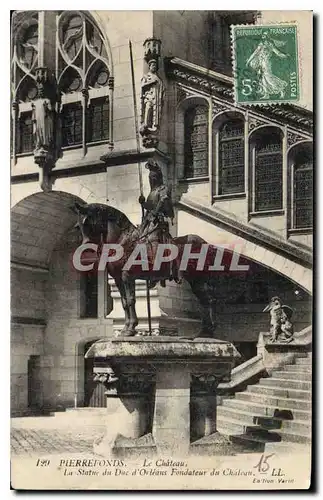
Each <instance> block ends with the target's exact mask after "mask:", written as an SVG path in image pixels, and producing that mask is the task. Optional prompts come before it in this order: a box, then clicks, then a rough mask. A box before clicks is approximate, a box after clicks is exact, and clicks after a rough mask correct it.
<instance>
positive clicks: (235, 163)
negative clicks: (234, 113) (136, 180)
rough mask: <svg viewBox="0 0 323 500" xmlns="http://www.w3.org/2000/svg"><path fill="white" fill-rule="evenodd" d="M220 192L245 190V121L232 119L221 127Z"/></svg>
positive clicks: (233, 192)
mask: <svg viewBox="0 0 323 500" xmlns="http://www.w3.org/2000/svg"><path fill="white" fill-rule="evenodd" d="M218 154H219V190H218V191H219V194H235V193H243V192H244V191H245V185H244V184H245V166H244V121H243V120H231V121H229V122H226V123H224V124H223V125H222V126H221V127H220V129H219V152H218Z"/></svg>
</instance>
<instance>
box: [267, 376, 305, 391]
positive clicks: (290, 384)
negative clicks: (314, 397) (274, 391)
mask: <svg viewBox="0 0 323 500" xmlns="http://www.w3.org/2000/svg"><path fill="white" fill-rule="evenodd" d="M258 385H261V386H270V387H272V386H273V387H280V388H283V387H286V388H288V389H302V390H305V391H309V390H310V389H311V387H312V384H311V382H303V381H302V380H298V379H296V380H295V379H294V380H293V379H284V378H279V377H276V376H275V377H268V378H262V379H260V380H259V383H258Z"/></svg>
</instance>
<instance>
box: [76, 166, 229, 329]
mask: <svg viewBox="0 0 323 500" xmlns="http://www.w3.org/2000/svg"><path fill="white" fill-rule="evenodd" d="M146 167H147V168H148V169H149V170H150V174H149V180H150V186H151V192H150V194H149V196H148V198H147V200H145V198H144V197H143V196H142V195H141V196H140V198H139V202H140V203H141V206H142V209H143V220H142V223H141V225H140V226H135V225H134V224H132V222H131V221H130V220H129V219H128V217H127V216H126V215H125V214H124V213H123V212H121V211H120V210H118V209H116V208H114V207H112V206H110V205H105V204H99V203H91V204H83V205H81V204H79V203H75V205H74V207H73V210H74V211H75V212H76V214H77V216H78V221H77V224H76V226H78V227H79V229H80V230H81V233H82V237H83V241H82V244H85V243H93V244H96V245H98V252H100V248H104V246H103V245H109V244H116V245H120V246H121V247H122V248H123V255H122V257H120V258H119V259H118V260H115V261H114V262H111V261H108V262H107V265H106V268H107V271H108V273H109V274H110V276H112V278H114V280H115V284H116V286H117V288H118V290H119V293H120V296H121V303H122V307H123V309H124V312H125V325H124V328H123V330H122V332H121V335H122V336H133V335H135V334H136V326H137V325H138V318H137V314H136V308H135V303H136V294H135V281H136V279H141V280H146V281H148V287H149V288H153V287H155V286H156V285H157V283H160V284H161V286H165V282H166V280H174V281H175V282H177V283H180V282H181V281H182V280H183V279H184V280H186V281H187V282H188V283H189V285H190V287H191V290H192V292H193V294H194V295H195V296H196V297H197V299H198V301H199V304H200V309H201V319H202V327H201V331H200V332H199V335H198V336H200V337H201V336H203V337H213V336H214V331H215V327H216V325H215V290H216V276H215V275H214V273H213V274H212V273H210V272H209V271H208V265H210V264H213V262H214V258H215V253H216V248H215V247H213V246H211V245H209V250H208V255H207V257H206V259H205V264H204V266H203V269H202V270H197V267H198V266H197V263H196V261H195V260H194V262H192V261H190V262H189V264H188V266H187V267H186V269H184V270H182V271H179V262H180V260H181V258H182V256H183V252H184V248H185V245H190V249H191V252H199V251H200V250H201V247H202V245H203V244H206V243H207V242H206V241H205V240H204V239H203V238H200V237H199V236H197V235H195V234H188V235H185V236H180V237H171V235H170V234H169V231H168V223H167V222H166V218H168V217H169V218H172V217H173V215H174V213H173V207H172V203H171V198H170V192H169V189H167V188H166V187H165V186H164V184H163V181H162V174H161V171H160V168H159V167H158V165H157V164H156V163H155V162H148V163H147V164H146ZM71 208H72V207H71ZM169 242H171V243H172V244H173V245H175V246H176V247H177V249H178V256H177V258H176V259H174V260H173V261H172V262H164V263H163V264H162V265H161V267H160V269H159V270H158V271H155V270H154V269H153V265H152V262H153V260H154V256H155V255H156V251H157V249H158V245H159V244H160V243H169ZM138 243H145V244H146V246H147V248H148V252H147V255H148V262H147V267H146V270H143V268H142V266H137V265H136V264H135V263H134V265H132V266H131V268H130V269H128V268H126V269H125V267H126V266H125V264H126V262H127V261H128V258H129V256H130V255H131V254H132V252H133V251H134V249H135V247H136V245H138ZM224 259H225V257H224Z"/></svg>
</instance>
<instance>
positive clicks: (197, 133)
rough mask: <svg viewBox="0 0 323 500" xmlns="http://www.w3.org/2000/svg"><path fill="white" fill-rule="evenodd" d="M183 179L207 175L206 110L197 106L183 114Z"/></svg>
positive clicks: (204, 107)
mask: <svg viewBox="0 0 323 500" xmlns="http://www.w3.org/2000/svg"><path fill="white" fill-rule="evenodd" d="M184 143H185V146H184V156H185V160H184V161H185V177H203V176H207V175H208V108H207V106H203V105H199V106H196V107H194V108H190V109H188V110H187V111H186V113H185V138H184Z"/></svg>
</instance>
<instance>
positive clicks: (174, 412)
mask: <svg viewBox="0 0 323 500" xmlns="http://www.w3.org/2000/svg"><path fill="white" fill-rule="evenodd" d="M190 379H191V377H190V371H189V367H188V365H187V364H186V363H180V364H178V363H176V364H175V363H167V364H163V365H158V367H157V368H156V393H155V411H154V423H153V437H154V441H155V443H156V446H157V451H158V454H159V455H163V454H165V455H167V456H170V457H177V456H183V455H187V453H188V451H189V446H190V416H189V415H190ZM175 436H176V437H175Z"/></svg>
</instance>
